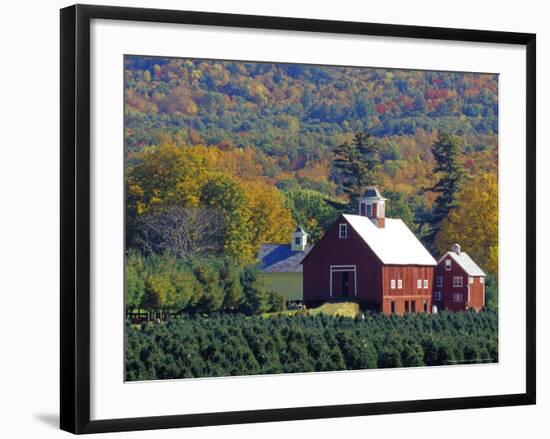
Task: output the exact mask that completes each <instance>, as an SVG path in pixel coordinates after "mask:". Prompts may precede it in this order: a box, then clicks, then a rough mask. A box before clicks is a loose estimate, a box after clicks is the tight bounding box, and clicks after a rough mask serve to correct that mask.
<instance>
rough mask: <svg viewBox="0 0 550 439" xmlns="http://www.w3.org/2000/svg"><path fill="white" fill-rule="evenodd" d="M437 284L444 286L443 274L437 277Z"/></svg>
mask: <svg viewBox="0 0 550 439" xmlns="http://www.w3.org/2000/svg"><path fill="white" fill-rule="evenodd" d="M436 286H437V287H438V288H439V287H442V286H443V276H437V279H436Z"/></svg>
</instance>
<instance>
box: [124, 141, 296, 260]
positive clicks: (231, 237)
mask: <svg viewBox="0 0 550 439" xmlns="http://www.w3.org/2000/svg"><path fill="white" fill-rule="evenodd" d="M251 154H252V152H251V151H220V150H219V149H217V148H208V147H205V146H201V145H196V146H192V147H185V146H176V145H174V144H171V143H165V144H162V145H160V146H158V147H155V148H151V149H148V150H146V151H145V152H143V153H142V154H140V155H139V156H138V157H137V161H136V163H135V164H132V165H131V166H129V168H128V172H127V175H126V188H127V208H128V211H127V212H128V217H127V220H128V222H129V223H128V224H127V226H129V227H131V226H132V224H131V222H132V220H134V219H136V218H137V217H139V216H141V215H145V214H147V213H151V212H158V211H159V210H162V209H163V208H166V207H171V206H185V207H209V208H213V209H216V210H217V211H219V212H220V215H222V216H223V217H224V220H225V222H226V224H227V226H226V227H227V229H226V231H225V242H224V252H225V253H226V254H228V255H231V256H233V257H235V258H236V259H237V260H239V261H241V262H247V263H250V262H253V261H254V259H255V257H256V254H257V252H258V248H259V246H260V244H262V243H268V242H273V243H281V242H288V241H289V239H290V234H291V233H292V230H293V226H294V223H293V219H292V214H291V212H290V210H288V209H287V208H286V207H285V203H284V199H283V196H282V195H281V193H280V192H279V191H278V190H277V188H276V187H274V186H272V185H269V184H267V183H265V182H264V181H262V180H260V179H259V178H257V177H256V178H254V179H252V178H253V177H254V174H256V173H257V172H259V170H260V169H259V168H258V165H257V164H256V163H255V160H254V157H253V154H252V155H251ZM242 177H246V178H250V180H245V179H243V178H242Z"/></svg>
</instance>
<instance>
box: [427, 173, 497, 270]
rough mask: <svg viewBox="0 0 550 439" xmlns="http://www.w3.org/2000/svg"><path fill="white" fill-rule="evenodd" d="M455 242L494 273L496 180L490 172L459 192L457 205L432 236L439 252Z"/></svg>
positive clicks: (441, 252) (495, 257) (481, 265)
mask: <svg viewBox="0 0 550 439" xmlns="http://www.w3.org/2000/svg"><path fill="white" fill-rule="evenodd" d="M455 242H457V243H459V244H460V245H461V246H462V249H463V250H464V251H466V252H467V253H468V254H469V255H470V256H471V257H472V258H473V259H474V261H475V262H476V263H477V264H478V265H479V266H480V267H481V268H482V269H483V270H485V271H486V272H487V273H488V274H492V275H494V276H497V275H498V183H497V176H496V175H494V174H483V175H481V176H480V177H477V178H476V179H474V180H472V181H471V182H470V183H469V184H468V185H467V186H466V187H465V188H464V189H463V190H462V192H461V193H460V194H459V196H458V207H456V208H455V209H453V210H452V211H451V213H450V214H449V216H448V217H447V218H446V219H445V220H443V222H442V223H441V228H440V230H439V232H438V234H437V236H436V239H435V247H436V249H437V250H438V251H439V254H444V253H445V252H446V251H448V250H449V249H450V248H451V246H452V245H453V244H454V243H455Z"/></svg>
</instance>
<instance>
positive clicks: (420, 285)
mask: <svg viewBox="0 0 550 439" xmlns="http://www.w3.org/2000/svg"><path fill="white" fill-rule="evenodd" d="M416 288H418V289H420V288H422V279H417V280H416Z"/></svg>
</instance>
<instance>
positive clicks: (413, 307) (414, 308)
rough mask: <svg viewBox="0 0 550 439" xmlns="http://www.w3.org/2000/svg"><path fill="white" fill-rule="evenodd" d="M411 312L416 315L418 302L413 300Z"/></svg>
mask: <svg viewBox="0 0 550 439" xmlns="http://www.w3.org/2000/svg"><path fill="white" fill-rule="evenodd" d="M411 312H412V313H413V314H415V313H416V300H411Z"/></svg>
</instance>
